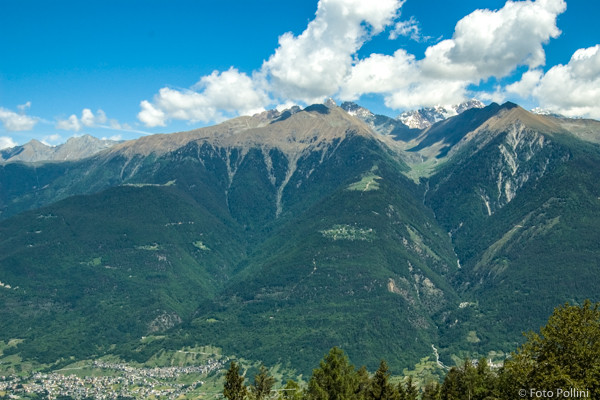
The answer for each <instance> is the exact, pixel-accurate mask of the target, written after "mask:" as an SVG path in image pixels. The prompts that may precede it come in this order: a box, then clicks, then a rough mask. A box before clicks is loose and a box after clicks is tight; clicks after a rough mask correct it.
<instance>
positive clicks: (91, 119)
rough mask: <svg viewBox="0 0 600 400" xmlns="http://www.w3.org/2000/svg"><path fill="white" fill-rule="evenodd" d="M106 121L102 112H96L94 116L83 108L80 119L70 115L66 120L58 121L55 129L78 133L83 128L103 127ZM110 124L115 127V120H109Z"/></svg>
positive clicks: (90, 111)
mask: <svg viewBox="0 0 600 400" xmlns="http://www.w3.org/2000/svg"><path fill="white" fill-rule="evenodd" d="M107 121H108V118H107V117H106V113H105V112H104V111H102V110H98V111H96V114H94V113H93V112H92V110H90V109H89V108H84V109H83V110H82V111H81V117H77V115H75V114H71V115H70V116H69V118H67V119H62V120H58V121H57V122H56V128H57V129H63V130H67V131H75V132H79V131H80V130H82V129H83V128H84V127H88V128H89V127H98V126H100V127H104V126H103V125H104V124H106V122H107ZM110 124H111V126H117V125H118V122H117V121H116V120H110Z"/></svg>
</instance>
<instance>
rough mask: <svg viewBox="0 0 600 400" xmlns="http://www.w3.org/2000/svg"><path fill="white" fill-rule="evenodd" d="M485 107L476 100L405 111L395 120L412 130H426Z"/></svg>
mask: <svg viewBox="0 0 600 400" xmlns="http://www.w3.org/2000/svg"><path fill="white" fill-rule="evenodd" d="M483 107H485V105H484V104H483V103H482V102H480V101H479V100H476V99H471V100H468V101H466V102H463V103H460V104H456V105H452V106H436V107H425V108H420V109H418V110H413V111H405V112H403V113H402V114H400V115H399V116H398V117H397V119H398V120H400V121H402V123H404V124H405V125H407V126H408V127H410V128H413V129H426V128H429V127H430V126H431V125H433V124H435V123H436V122H439V121H443V120H445V119H447V118H450V117H453V116H456V115H458V114H462V113H463V112H465V111H467V110H470V109H472V108H483Z"/></svg>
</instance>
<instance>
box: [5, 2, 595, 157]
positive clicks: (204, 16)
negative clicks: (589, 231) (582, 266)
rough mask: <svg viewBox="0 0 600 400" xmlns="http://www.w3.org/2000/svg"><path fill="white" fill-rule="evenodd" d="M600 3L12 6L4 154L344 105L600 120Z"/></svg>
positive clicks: (7, 5)
mask: <svg viewBox="0 0 600 400" xmlns="http://www.w3.org/2000/svg"><path fill="white" fill-rule="evenodd" d="M598 15H600V5H598V2H589V1H584V0H566V1H563V0H536V1H516V2H505V1H497V0H479V1H474V0H464V1H459V2H449V1H438V0H435V1H433V0H406V1H402V0H378V1H376V2H375V1H372V0H321V1H316V0H302V1H280V0H279V1H276V0H264V1H255V2H248V1H237V0H236V1H224V0H221V1H218V0H206V1H177V0H174V1H169V2H167V1H152V0H144V1H139V0H128V1H112V0H109V1H106V0H104V1H94V0H90V1H85V2H81V1H77V2H76V1H61V0H57V1H52V2H49V1H41V0H38V1H33V0H2V1H1V2H0V37H2V38H3V39H4V40H3V41H2V42H3V52H2V55H1V56H0V148H3V147H9V146H12V145H16V144H23V143H25V142H27V141H28V140H30V139H32V138H35V139H38V140H42V141H44V142H45V143H48V144H58V143H61V142H64V141H65V140H66V139H67V138H69V137H71V136H73V135H82V134H85V133H89V134H92V135H94V136H97V137H106V138H119V139H132V138H136V137H139V136H140V135H144V134H149V133H158V132H174V131H179V130H188V129H193V128H197V127H200V126H206V125H210V124H214V123H216V122H219V121H221V120H223V119H226V118H230V117H234V116H237V115H243V114H248V113H254V112H258V111H260V110H264V109H269V108H275V107H278V108H285V107H287V106H290V105H292V104H300V105H305V104H309V103H311V102H318V101H322V100H323V99H324V98H326V97H329V96H331V97H333V98H334V99H336V101H338V102H341V101H344V100H352V101H356V102H357V103H359V104H361V105H364V106H366V107H368V108H370V109H372V110H373V111H375V112H379V113H384V114H388V115H392V116H395V115H397V114H399V113H400V112H401V111H403V110H406V109H414V108H419V107H423V106H431V105H436V104H453V103H457V102H459V101H461V100H463V99H467V98H471V97H475V98H478V99H480V100H482V101H484V102H486V103H488V102H491V101H499V102H501V101H506V100H511V101H515V102H517V103H519V104H522V105H523V106H524V107H526V108H533V107H537V106H540V107H543V108H547V109H551V110H553V111H555V112H559V113H562V114H565V115H568V116H573V117H579V116H581V117H591V118H596V119H598V118H600V46H599V43H600V37H599V36H600V35H599V32H600V30H598V28H597V22H596V21H594V18H597V16H598Z"/></svg>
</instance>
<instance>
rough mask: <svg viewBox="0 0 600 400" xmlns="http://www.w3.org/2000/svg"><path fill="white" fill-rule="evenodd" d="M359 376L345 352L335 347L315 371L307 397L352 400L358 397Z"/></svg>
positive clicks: (323, 399) (324, 399) (325, 399)
mask: <svg viewBox="0 0 600 400" xmlns="http://www.w3.org/2000/svg"><path fill="white" fill-rule="evenodd" d="M357 392H358V376H357V374H356V371H355V370H354V366H353V365H352V364H350V361H349V360H348V357H347V356H346V355H345V354H344V352H343V351H342V350H341V349H339V348H337V347H334V348H332V349H331V350H330V351H329V353H328V354H327V355H326V356H325V358H324V359H323V360H322V361H321V362H320V364H319V368H317V369H315V370H313V374H312V376H311V378H310V380H309V381H308V388H307V391H306V397H307V399H310V400H352V399H357V398H358V395H357Z"/></svg>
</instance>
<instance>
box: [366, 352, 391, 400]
mask: <svg viewBox="0 0 600 400" xmlns="http://www.w3.org/2000/svg"><path fill="white" fill-rule="evenodd" d="M389 378H390V373H389V372H388V366H387V363H386V362H385V361H383V360H382V361H381V363H380V364H379V368H378V369H377V371H376V372H375V375H373V378H371V384H370V385H369V389H368V390H367V393H366V394H367V395H366V396H365V399H367V400H399V398H400V395H399V394H398V391H397V390H396V389H395V388H394V387H393V385H392V384H390V382H389Z"/></svg>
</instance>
